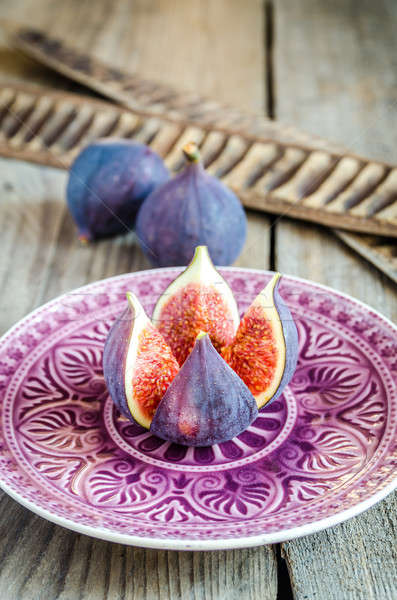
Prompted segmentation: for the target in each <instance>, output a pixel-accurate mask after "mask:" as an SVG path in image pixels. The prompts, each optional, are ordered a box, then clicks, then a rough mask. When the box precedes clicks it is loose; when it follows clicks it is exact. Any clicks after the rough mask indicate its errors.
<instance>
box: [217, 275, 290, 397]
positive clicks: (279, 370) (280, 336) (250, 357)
mask: <svg viewBox="0 0 397 600" xmlns="http://www.w3.org/2000/svg"><path fill="white" fill-rule="evenodd" d="M280 277H281V275H280V274H279V273H276V274H275V275H274V277H273V278H272V279H271V281H270V282H269V283H268V284H267V286H266V287H265V289H264V290H263V291H262V292H260V294H258V296H257V297H256V298H255V300H254V301H253V303H252V304H251V306H250V307H249V308H248V310H247V312H246V313H245V315H244V317H243V318H242V319H241V322H240V325H239V328H238V330H237V333H236V336H235V338H234V340H233V342H232V343H231V344H229V345H228V346H226V347H224V348H223V349H222V350H221V354H222V356H223V358H224V359H225V360H226V362H227V363H228V364H229V365H230V366H231V367H232V369H233V370H234V371H235V372H236V373H237V374H238V375H239V376H240V377H241V379H242V380H243V381H244V382H245V383H246V385H247V386H248V387H249V389H250V390H251V392H252V394H253V395H254V397H255V399H256V402H257V405H258V408H261V407H263V406H264V405H265V404H268V403H269V402H270V401H272V400H275V399H276V398H278V397H279V396H280V395H281V394H282V392H283V390H284V388H285V386H286V385H287V384H288V383H289V381H290V380H291V378H292V375H293V374H294V371H295V368H296V363H297V360H298V333H297V330H296V326H295V323H294V320H293V318H292V315H291V313H290V311H289V308H288V307H287V306H286V305H285V303H284V301H283V299H282V298H281V296H280V294H279V292H278V286H279V283H280Z"/></svg>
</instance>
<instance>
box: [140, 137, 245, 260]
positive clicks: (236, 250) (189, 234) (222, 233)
mask: <svg viewBox="0 0 397 600" xmlns="http://www.w3.org/2000/svg"><path fill="white" fill-rule="evenodd" d="M183 152H184V154H185V157H186V160H187V165H186V167H185V169H184V170H183V172H182V173H180V174H178V175H176V176H175V177H174V178H173V179H171V180H170V181H167V182H166V183H164V184H163V185H161V186H160V187H159V188H157V189H156V190H155V191H154V192H152V193H151V194H150V196H148V198H146V200H145V202H144V203H143V205H142V207H141V209H140V211H139V214H138V218H137V222H136V233H137V236H138V239H139V240H140V242H141V243H142V249H143V251H144V252H145V253H146V254H147V257H148V259H149V260H150V261H151V262H152V263H153V264H154V265H155V266H157V267H167V266H172V265H175V266H177V265H186V264H187V263H189V261H190V260H191V259H192V256H193V253H194V249H195V247H196V246H199V245H206V246H208V249H209V252H210V254H211V257H212V260H213V261H214V262H215V264H218V265H230V264H232V263H233V262H234V261H235V260H236V258H237V257H238V255H239V254H240V252H241V250H242V247H243V245H244V242H245V238H246V229H247V219H246V216H245V213H244V210H243V208H242V206H241V203H240V201H239V199H238V198H237V196H236V195H235V194H234V193H233V192H232V191H231V190H230V189H229V188H227V187H226V186H225V185H224V184H223V183H222V182H221V181H219V179H217V178H216V177H213V176H212V175H209V174H208V173H206V172H205V170H204V168H203V166H202V164H201V162H200V155H199V151H198V148H197V145H196V144H193V143H190V144H187V145H186V146H185V147H184V148H183Z"/></svg>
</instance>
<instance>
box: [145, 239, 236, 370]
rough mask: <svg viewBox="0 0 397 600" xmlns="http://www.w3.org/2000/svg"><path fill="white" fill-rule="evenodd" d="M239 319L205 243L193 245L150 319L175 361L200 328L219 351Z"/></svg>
mask: <svg viewBox="0 0 397 600" xmlns="http://www.w3.org/2000/svg"><path fill="white" fill-rule="evenodd" d="M239 321H240V319H239V313H238V309H237V304H236V301H235V299H234V296H233V293H232V290H231V289H230V287H229V286H228V284H227V283H226V281H225V280H224V279H223V277H222V276H221V275H220V273H218V271H217V270H216V269H215V267H214V265H213V263H212V260H211V258H210V256H209V254H208V250H207V247H206V246H197V248H196V250H195V253H194V257H193V260H192V262H191V263H190V265H189V266H188V267H187V268H186V269H185V271H183V273H182V274H181V275H179V277H177V278H176V279H175V280H174V281H173V282H172V283H171V284H170V285H169V286H168V288H167V289H166V290H165V292H164V293H163V294H162V296H161V297H160V299H159V301H158V302H157V304H156V307H155V309H154V312H153V323H154V324H155V325H156V326H157V328H158V330H159V331H160V332H161V334H162V335H163V336H164V339H165V340H166V342H167V343H168V344H169V346H170V348H171V350H172V352H173V354H174V356H175V357H176V359H177V361H178V363H179V365H182V364H183V363H184V361H185V360H186V358H187V356H188V354H189V352H190V351H191V350H192V348H193V346H194V342H195V339H196V337H197V335H198V333H199V332H200V331H206V332H207V333H208V335H209V336H210V338H211V342H212V343H213V345H214V346H215V348H216V349H217V350H218V351H220V350H221V348H222V347H223V346H226V345H228V344H230V343H231V342H232V340H233V338H234V335H235V333H236V331H237V327H238V324H239Z"/></svg>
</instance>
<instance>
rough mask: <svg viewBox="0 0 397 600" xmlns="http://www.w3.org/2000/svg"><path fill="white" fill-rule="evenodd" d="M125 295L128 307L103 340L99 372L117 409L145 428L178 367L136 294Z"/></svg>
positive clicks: (148, 425)
mask: <svg viewBox="0 0 397 600" xmlns="http://www.w3.org/2000/svg"><path fill="white" fill-rule="evenodd" d="M127 297H128V308H127V310H126V311H125V312H124V313H123V314H122V316H121V317H120V318H119V319H118V320H117V321H116V322H115V324H114V325H113V327H112V329H111V330H110V332H109V335H108V338H107V340H106V344H105V349H104V355H103V371H104V376H105V380H106V384H107V387H108V389H109V392H110V395H111V397H112V399H113V401H114V402H115V404H116V406H117V407H118V409H119V410H120V412H122V413H123V414H124V416H126V417H127V418H129V419H131V420H134V421H136V422H137V423H139V424H140V425H142V426H143V427H146V429H148V428H149V427H150V423H151V420H152V417H153V414H154V412H155V410H156V408H157V406H158V404H159V402H160V400H161V399H162V397H163V396H164V393H165V391H166V389H167V387H168V386H169V384H170V383H171V381H172V380H173V378H174V377H175V375H176V373H177V372H178V368H179V367H178V363H177V361H176V360H175V358H174V356H173V355H172V352H171V350H170V348H169V346H168V345H167V343H166V342H165V340H164V338H163V337H162V335H161V333H160V332H159V331H158V330H157V329H156V328H155V327H154V326H153V325H152V323H151V322H150V320H149V318H148V317H147V315H146V314H145V311H144V309H143V307H142V306H141V304H140V303H139V301H138V299H137V298H136V296H134V295H133V294H127Z"/></svg>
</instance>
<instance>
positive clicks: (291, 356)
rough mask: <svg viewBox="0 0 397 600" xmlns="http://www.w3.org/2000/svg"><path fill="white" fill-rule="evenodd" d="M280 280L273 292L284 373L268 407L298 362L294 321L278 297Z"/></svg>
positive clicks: (277, 395)
mask: <svg viewBox="0 0 397 600" xmlns="http://www.w3.org/2000/svg"><path fill="white" fill-rule="evenodd" d="M280 281H281V279H279V280H278V281H277V283H276V285H275V288H274V292H273V299H274V305H275V307H276V310H277V312H278V315H279V317H280V321H281V324H282V328H283V334H284V340H285V367H284V373H283V376H282V378H281V381H280V384H279V386H278V388H277V391H276V393H275V394H274V396H273V398H272V399H271V400H270V401H269V402H268V403H267V404H266V406H269V404H271V403H272V402H274V400H276V399H277V398H278V397H279V396H281V394H282V393H283V391H284V388H285V387H286V386H287V385H288V384H289V382H290V381H291V379H292V377H293V375H294V373H295V369H296V365H297V362H298V354H299V340H298V331H297V329H296V325H295V321H294V319H293V316H292V315H291V312H290V310H289V308H288V306H287V305H286V304H285V302H284V300H283V299H282V297H281V296H280V293H279V291H278V287H279V284H280Z"/></svg>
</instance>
